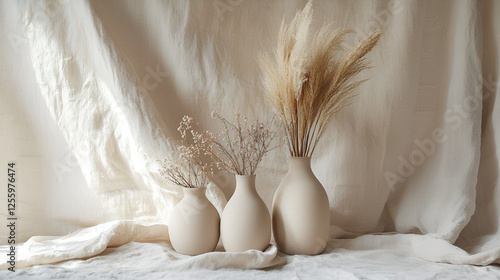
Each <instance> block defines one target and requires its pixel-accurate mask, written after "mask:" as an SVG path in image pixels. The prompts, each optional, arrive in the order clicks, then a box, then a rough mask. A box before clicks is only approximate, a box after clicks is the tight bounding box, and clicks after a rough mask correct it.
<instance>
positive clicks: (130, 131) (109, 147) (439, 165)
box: [0, 0, 500, 279]
mask: <svg viewBox="0 0 500 280" xmlns="http://www.w3.org/2000/svg"><path fill="white" fill-rule="evenodd" d="M305 4H306V2H305V1H298V0H297V1H286V2H285V1H279V2H278V1H275V2H268V1H243V0H240V1H225V0H215V1H140V2H137V1H2V2H1V4H0V5H1V13H2V20H3V24H2V25H1V32H2V34H1V35H3V36H1V37H2V39H1V48H2V49H1V58H0V59H1V61H2V65H1V66H0V69H1V72H0V74H1V75H0V78H1V80H2V83H1V85H0V87H1V98H2V101H3V102H2V103H1V104H0V107H1V109H2V111H1V112H2V114H1V118H2V122H1V124H2V128H3V131H8V132H9V133H4V134H2V138H1V139H0V140H1V144H2V149H3V150H5V153H4V151H3V150H2V163H7V162H10V161H15V162H16V165H17V168H18V169H17V170H18V176H19V181H18V184H19V185H18V188H17V190H18V194H19V196H18V204H17V210H16V214H17V217H18V222H17V223H18V231H17V233H16V234H17V236H16V238H17V241H18V242H22V241H26V240H28V239H29V238H30V237H32V236H51V235H65V234H68V233H69V232H71V231H74V230H77V229H82V228H87V227H89V226H93V225H97V226H96V227H95V228H90V229H87V230H88V231H89V232H92V233H93V234H92V236H93V237H94V238H91V239H86V238H87V237H86V233H88V232H87V231H86V230H83V231H78V232H76V233H74V234H73V235H71V236H70V237H69V238H68V237H63V238H60V239H58V238H49V239H46V238H43V237H33V239H31V240H30V241H28V242H27V243H25V244H24V245H21V246H18V248H19V252H20V253H21V252H25V253H23V255H20V256H19V265H20V266H23V265H36V264H43V263H52V262H58V261H63V260H70V259H75V258H89V257H92V256H93V255H97V254H99V253H102V252H106V251H105V250H106V247H107V246H108V245H109V246H119V245H122V244H127V243H128V242H130V241H134V242H149V241H158V242H160V243H157V244H156V245H154V244H152V245H147V244H146V245H144V244H140V243H130V244H129V245H126V246H128V247H125V248H124V249H123V250H130V248H134V246H145V248H146V247H147V248H149V249H152V250H159V251H162V250H163V251H168V248H169V247H168V246H169V245H168V243H162V242H167V241H168V239H165V238H166V237H165V236H163V235H161V234H160V232H162V231H164V228H163V227H161V226H159V225H158V224H165V223H166V222H167V220H168V217H169V213H170V212H171V210H172V208H173V207H174V205H175V204H176V203H177V202H178V201H179V200H180V199H181V196H182V194H181V193H182V192H181V191H180V189H179V187H176V186H174V185H173V184H171V183H169V182H168V181H166V180H165V179H163V178H161V177H160V176H159V175H158V173H157V168H158V167H157V165H156V164H155V161H156V160H157V159H162V158H163V157H165V156H167V155H168V154H169V153H171V151H172V149H173V145H174V143H175V141H176V140H177V139H178V135H177V131H176V128H177V126H178V123H179V121H180V120H181V118H182V116H183V115H190V116H193V117H194V118H195V119H196V120H197V121H198V122H199V123H200V126H201V127H203V128H206V129H212V128H216V126H215V125H214V124H213V121H212V120H211V119H210V117H209V116H210V113H211V111H214V110H215V111H218V112H219V113H221V114H222V115H224V116H226V117H230V116H231V115H232V114H233V111H234V110H236V111H238V112H239V113H241V114H245V115H248V116H249V117H259V118H261V119H269V118H270V117H271V116H272V108H271V107H270V105H269V104H268V103H267V102H266V100H265V97H264V94H263V89H262V85H261V80H260V79H261V72H260V69H259V67H258V63H257V60H256V58H257V55H258V53H259V52H260V51H265V52H270V51H272V50H273V48H274V46H275V43H276V35H277V32H278V29H279V26H280V24H281V21H282V19H283V18H284V19H285V21H290V20H291V18H292V17H293V15H294V14H295V12H296V11H297V10H298V9H300V8H302V7H303V6H304V5H305ZM313 10H314V15H313V23H312V27H313V29H318V28H319V27H320V26H321V25H323V24H325V23H333V24H336V25H338V26H343V27H349V28H352V29H354V30H355V31H356V35H353V36H351V37H350V38H349V40H347V41H346V43H345V47H346V48H350V47H352V46H353V45H354V44H355V42H357V41H359V40H360V39H362V38H363V37H364V36H366V35H367V34H368V33H369V31H370V30H373V29H375V28H378V27H380V28H383V29H384V35H383V37H382V39H381V41H380V42H379V45H378V46H377V47H376V48H375V49H374V50H373V52H372V53H371V54H370V55H369V59H370V60H371V61H372V64H373V66H374V68H372V69H370V70H369V71H366V72H364V73H362V74H361V75H360V79H363V78H370V80H369V81H367V82H366V83H365V84H364V85H363V86H361V87H360V88H359V90H358V92H359V95H358V97H357V99H356V102H355V103H354V104H353V105H351V106H350V107H348V108H345V109H344V110H343V111H342V112H340V113H339V114H338V115H337V116H336V118H335V119H334V120H333V121H332V124H331V126H330V127H329V129H328V131H327V132H326V133H325V135H324V137H323V138H322V139H321V141H320V143H319V146H318V148H317V150H316V152H315V155H314V156H313V163H312V165H313V171H314V172H315V174H316V176H317V177H318V179H319V180H320V181H321V182H322V184H323V185H324V187H325V189H326V190H327V193H328V196H329V199H330V207H331V224H332V236H331V237H332V239H331V240H330V242H329V245H328V246H329V248H330V249H329V250H330V251H328V252H329V253H328V254H326V255H325V256H319V257H317V258H316V259H318V260H325V263H326V262H328V261H327V260H330V259H335V258H336V256H338V254H339V252H344V250H348V251H352V254H350V255H349V256H350V257H351V256H352V257H353V258H355V257H356V256H360V257H366V256H369V255H370V254H371V253H372V252H380V253H381V254H382V253H383V254H384V256H389V255H390V254H394V255H395V256H405V257H407V258H411V259H412V260H418V259H416V258H420V259H424V260H427V261H431V262H447V263H452V264H462V265H465V264H473V265H488V264H492V263H500V231H499V224H500V223H499V221H500V193H499V192H500V187H499V182H498V173H499V167H498V155H499V152H498V147H499V146H500V140H499V139H500V135H499V130H498V127H499V124H498V122H499V121H500V112H499V111H500V110H499V106H500V105H498V104H499V102H500V101H498V100H497V99H496V94H497V92H498V81H499V80H500V74H499V71H498V65H499V63H498V62H499V56H498V49H499V48H498V42H499V40H500V33H499V32H500V21H499V19H498V17H495V16H494V15H496V14H499V13H500V5H499V3H498V2H495V1H484V2H483V1H449V2H448V1H398V0H395V1H386V0H378V1H370V2H365V1H315V2H314V3H313ZM3 147H5V148H3ZM286 162H287V156H286V152H285V151H284V150H280V149H276V150H274V151H273V152H272V153H270V154H269V155H267V156H266V157H265V158H264V161H263V162H262V164H261V167H260V168H259V170H258V171H257V188H258V191H259V193H260V195H261V196H262V197H263V199H264V201H265V202H266V203H267V205H268V206H269V207H270V206H271V201H272V197H273V194H274V191H275V189H276V187H277V185H278V183H279V181H280V180H281V178H282V177H283V176H284V174H285V173H286V170H287V164H286ZM2 176H5V175H2ZM5 178H6V177H5ZM233 185H234V178H232V177H231V176H230V175H227V174H225V173H222V172H220V173H217V174H215V176H214V184H212V185H211V186H210V188H209V192H208V195H209V199H210V200H211V201H212V203H214V205H215V206H216V207H217V208H218V210H219V211H221V210H222V208H223V207H224V204H225V202H226V200H227V199H226V198H229V197H230V195H231V193H232V192H233V189H234V186H233ZM2 199H3V200H2V204H1V205H7V203H6V197H2ZM5 211H6V207H2V212H1V213H2V215H3V217H4V218H6V217H7V213H6V212H5ZM115 220H134V221H135V222H114V223H115V224H113V222H112V223H111V224H104V225H99V224H102V223H106V222H110V221H115ZM143 223H147V224H149V223H153V224H155V226H145V225H146V224H143ZM118 224H119V225H120V226H117V225H118ZM110 225H114V226H110ZM117 229H121V230H117ZM381 232H385V233H386V234H384V235H379V234H376V233H381ZM374 233H375V234H374ZM389 233H390V234H389ZM1 234H2V236H1V237H2V239H1V240H2V244H6V242H5V240H7V237H8V232H6V231H5V232H4V231H2V232H1ZM362 234H367V235H363V236H360V235H362ZM122 235H123V236H122ZM357 236H360V237H358V238H354V237H357ZM72 238H76V239H81V240H86V241H87V243H86V244H88V246H85V247H84V249H85V250H83V251H81V250H75V248H77V247H73V245H74V243H71V242H67V241H68V240H70V241H71V240H73V239H72ZM116 240H119V241H116ZM148 246H150V247H148ZM7 248H8V246H2V250H3V252H4V251H6V250H7ZM57 248H61V252H60V255H59V256H58V255H57V253H58V252H59V251H58V250H57ZM127 248H128V249H127ZM153 248H156V249H153ZM30 250H35V251H30ZM108 250H109V249H108ZM114 250H121V249H116V248H115V249H114ZM273 250H274V251H273ZM48 252H50V254H46V253H48ZM357 252H359V254H358V253H357ZM363 252H364V253H366V254H364V253H363ZM54 254H55V255H54ZM115 254H116V253H115ZM169 254H173V253H169ZM213 254H214V255H215V256H220V255H223V253H220V252H215V253H213ZM111 255H113V254H111ZM210 255H211V254H207V255H206V256H203V257H201V259H202V260H203V261H201V262H200V263H203V265H207V266H208V267H199V268H200V269H207V268H215V267H217V264H205V262H211V261H210V260H213V259H214V258H217V257H213V256H210ZM2 256H3V257H5V254H2ZM168 256H170V255H168ZM168 256H165V258H168ZM247 257H248V258H249V259H252V258H253V259H252V261H249V262H248V263H247V262H246V261H245V262H244V263H245V265H248V266H247V268H262V267H269V266H274V265H276V264H277V263H282V262H283V259H282V258H285V259H286V262H287V263H288V265H291V266H292V267H293V264H294V263H295V262H297V263H300V265H298V266H301V265H302V264H304V265H305V264H307V262H306V261H305V260H304V258H306V257H299V256H296V257H286V256H278V255H277V254H276V252H275V248H274V247H270V249H269V250H268V251H266V252H264V253H257V252H252V253H251V254H247V255H245V254H242V256H241V259H244V258H247ZM96 258H99V257H96ZM387 258H388V259H390V258H391V257H387ZM111 259H112V257H111ZM111 259H110V258H108V256H105V257H104V258H103V263H106V262H108V261H111ZM306 259H307V260H309V258H306ZM89 260H92V259H89ZM197 260H198V261H199V260H200V258H190V259H183V260H182V263H183V264H184V265H185V267H190V266H191V265H193V266H194V267H195V266H196V264H197V263H198V261H197ZM311 260H312V259H311ZM227 261H228V262H227V263H226V264H227V265H229V266H230V267H231V264H230V263H231V262H230V261H229V260H227ZM363 261H367V260H366V259H363ZM241 262H243V261H241ZM321 262H322V261H320V263H321ZM3 263H4V264H3V265H2V267H3V268H4V269H5V268H6V266H5V262H3ZM416 263H421V262H419V261H417V262H416ZM70 264H71V265H73V264H74V265H75V266H76V267H78V266H80V265H82V266H85V261H75V262H70ZM233 264H234V263H233ZM168 265H172V266H176V265H177V264H176V260H173V261H172V264H170V263H169V264H168ZM168 265H167V266H166V267H168ZM198 265H199V263H198ZM212 265H213V266H212ZM429 265H431V264H429ZM235 266H236V265H235ZM431 266H432V265H431ZM285 267H286V266H285ZM328 267H329V266H328ZM36 269H39V268H36ZM36 269H35V270H31V271H36ZM51 269H52V268H51ZM61 269H63V270H64V269H66V268H64V266H62V268H61ZM56 270H57V269H56V268H54V271H56ZM27 273H28V272H27ZM338 273H341V271H338ZM353 277H356V275H354V276H353ZM354 279H355V278H354Z"/></svg>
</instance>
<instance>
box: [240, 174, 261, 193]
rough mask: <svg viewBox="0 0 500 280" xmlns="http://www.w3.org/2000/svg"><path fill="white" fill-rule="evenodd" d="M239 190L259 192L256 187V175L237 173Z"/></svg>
mask: <svg viewBox="0 0 500 280" xmlns="http://www.w3.org/2000/svg"><path fill="white" fill-rule="evenodd" d="M235 177H236V189H235V193H237V192H257V190H256V189H255V177H256V176H255V175H235Z"/></svg>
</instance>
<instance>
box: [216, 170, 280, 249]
mask: <svg viewBox="0 0 500 280" xmlns="http://www.w3.org/2000/svg"><path fill="white" fill-rule="evenodd" d="M221 240H222V244H223V245H224V249H226V251H227V252H244V251H246V250H250V249H255V250H260V251H263V250H265V249H266V248H267V246H269V242H270V241H271V217H270V215H269V210H268V209H267V206H266V204H265V203H264V201H263V200H262V199H261V198H260V196H259V194H258V193H257V190H256V189H255V175H236V189H235V191H234V194H233V196H232V197H231V199H230V200H229V201H228V203H227V205H226V207H225V208H224V211H223V212H222V218H221Z"/></svg>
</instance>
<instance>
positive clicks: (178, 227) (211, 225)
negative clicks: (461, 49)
mask: <svg viewBox="0 0 500 280" xmlns="http://www.w3.org/2000/svg"><path fill="white" fill-rule="evenodd" d="M205 190H206V188H184V197H183V198H182V200H181V201H180V202H179V203H178V204H177V205H176V206H175V207H174V210H173V212H172V214H171V216H170V219H169V221H168V233H169V236H170V242H171V243H172V246H173V247H174V249H175V251H177V252H178V253H181V254H184V255H199V254H203V253H207V252H211V251H213V250H215V247H216V246H217V242H218V241H219V226H220V217H219V213H218V212H217V210H216V209H215V207H214V206H213V205H212V203H211V202H210V201H209V200H208V199H207V197H206V195H205Z"/></svg>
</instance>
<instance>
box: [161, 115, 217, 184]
mask: <svg viewBox="0 0 500 280" xmlns="http://www.w3.org/2000/svg"><path fill="white" fill-rule="evenodd" d="M177 130H178V131H179V132H180V134H181V141H180V145H179V147H178V151H174V154H173V155H171V156H170V157H169V158H167V159H164V160H162V161H158V162H159V163H160V165H161V167H160V169H159V173H160V175H162V176H163V177H165V178H167V179H168V180H170V181H172V182H173V183H175V184H177V185H179V186H183V187H186V188H203V187H206V186H207V184H208V182H209V175H210V174H211V173H212V172H213V168H212V165H211V164H210V163H208V162H207V161H205V160H204V158H203V156H204V155H205V150H207V149H209V147H208V146H209V145H210V144H209V142H208V141H207V140H206V139H205V138H203V137H202V135H201V134H200V133H198V132H196V131H194V130H193V118H191V117H188V116H184V117H183V118H182V121H181V123H180V126H179V128H178V129H177ZM188 134H191V135H190V136H191V137H188Z"/></svg>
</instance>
